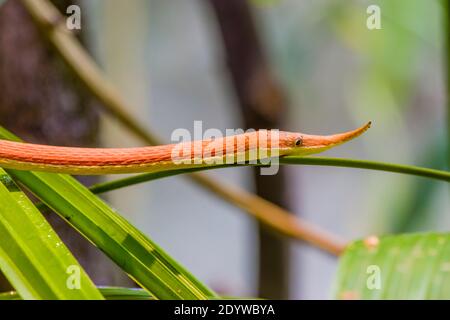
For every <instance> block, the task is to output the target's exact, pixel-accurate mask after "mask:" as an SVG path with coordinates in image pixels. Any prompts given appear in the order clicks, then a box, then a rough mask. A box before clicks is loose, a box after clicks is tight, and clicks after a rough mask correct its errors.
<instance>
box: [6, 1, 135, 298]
mask: <svg viewBox="0 0 450 320" xmlns="http://www.w3.org/2000/svg"><path fill="white" fill-rule="evenodd" d="M54 2H55V4H56V5H57V6H58V8H59V9H60V10H61V12H62V13H65V12H66V8H67V6H69V5H70V4H76V3H74V1H67V0H63V1H61V0H59V1H54ZM82 21H84V20H82ZM0 92H1V94H0V125H2V126H4V127H6V128H7V129H8V130H11V131H12V132H14V133H15V134H17V135H19V136H20V137H21V138H23V139H25V140H27V141H29V142H37V143H44V144H53V145H71V146H89V147H91V146H95V145H96V144H97V132H98V115H97V113H96V112H95V110H96V108H95V105H94V104H95V102H94V100H93V98H91V96H90V95H89V94H88V93H87V92H86V91H85V90H84V89H83V88H82V87H81V86H80V85H79V83H78V82H77V81H76V80H75V79H74V78H72V76H71V74H70V71H68V70H67V69H66V67H65V65H64V63H63V62H62V61H61V60H60V59H59V58H58V57H57V56H56V54H55V53H54V52H53V51H52V49H51V48H49V45H48V44H47V43H46V42H45V40H44V38H43V37H41V35H40V34H39V32H38V30H37V29H36V28H35V26H34V24H33V23H32V21H31V18H30V17H29V16H28V14H27V12H26V11H25V9H24V8H23V7H22V6H21V4H20V2H19V1H16V0H14V1H13V0H9V1H7V2H6V3H5V4H4V5H3V6H2V7H1V8H0ZM80 180H81V181H82V182H83V183H92V182H93V178H92V177H83V178H80ZM46 217H47V218H48V220H49V222H50V223H51V224H52V225H53V226H54V228H55V229H56V231H57V232H58V234H59V235H60V236H61V238H62V239H63V241H64V243H66V245H67V246H68V247H69V249H70V250H71V251H72V252H73V253H74V255H75V256H76V257H77V259H78V260H79V261H80V263H81V264H82V265H83V267H84V268H86V271H87V272H88V274H90V275H91V277H92V279H93V280H94V282H96V283H97V284H104V285H105V284H109V285H111V284H124V283H127V282H124V281H128V280H125V279H128V278H127V277H126V276H125V275H124V274H123V273H122V272H121V271H120V270H119V269H118V268H117V267H116V266H115V265H114V264H113V263H112V262H111V261H110V260H109V259H107V258H106V256H104V255H103V253H101V252H100V251H99V250H98V249H97V248H95V247H94V246H93V245H91V244H90V243H89V242H88V241H86V240H85V239H84V238H83V237H82V236H80V235H79V233H78V232H76V231H75V230H74V229H73V228H72V227H70V226H69V225H68V224H67V223H66V222H65V221H63V220H62V219H61V218H59V216H57V215H56V214H54V213H47V214H46ZM5 288H7V286H6V282H5V281H0V290H2V289H5Z"/></svg>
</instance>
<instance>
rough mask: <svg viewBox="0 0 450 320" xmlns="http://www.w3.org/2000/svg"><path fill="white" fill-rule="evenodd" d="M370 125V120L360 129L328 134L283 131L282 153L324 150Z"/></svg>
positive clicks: (356, 135)
mask: <svg viewBox="0 0 450 320" xmlns="http://www.w3.org/2000/svg"><path fill="white" fill-rule="evenodd" d="M370 125H371V122H368V123H367V124H365V125H364V126H362V127H360V128H358V129H355V130H352V131H348V132H343V133H337V134H333V135H327V136H320V135H310V134H304V133H295V132H283V133H280V135H281V134H282V135H283V136H280V141H281V142H280V155H292V156H293V155H296V156H305V155H310V154H314V153H319V152H323V151H325V150H328V149H330V148H332V147H335V146H338V145H340V144H343V143H345V142H347V141H350V140H352V139H354V138H356V137H358V136H360V135H361V134H363V133H364V132H365V131H366V130H367V129H369V128H370Z"/></svg>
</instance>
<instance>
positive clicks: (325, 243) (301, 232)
mask: <svg viewBox="0 0 450 320" xmlns="http://www.w3.org/2000/svg"><path fill="white" fill-rule="evenodd" d="M22 2H23V4H24V5H25V7H26V8H27V10H28V12H29V13H30V15H31V16H32V18H33V20H34V21H35V23H36V24H37V26H38V27H39V28H40V30H41V31H42V33H43V34H44V35H45V37H46V38H47V39H48V40H49V42H50V43H51V44H52V45H53V47H54V48H55V50H56V52H57V53H58V54H59V55H60V56H61V58H62V59H63V60H64V61H65V62H66V64H67V65H68V67H69V68H70V69H71V70H72V72H73V73H74V75H76V76H77V77H78V78H79V79H80V81H81V82H82V83H84V84H85V85H86V87H87V88H88V90H89V91H90V92H91V93H92V94H93V95H94V96H95V97H96V98H97V99H98V100H99V101H100V102H101V103H102V105H103V107H104V108H105V109H106V110H107V111H108V112H109V113H110V114H111V115H113V116H114V117H115V118H116V119H117V120H118V121H120V122H121V123H122V124H123V125H124V126H125V127H126V128H127V129H128V130H130V131H131V132H133V133H134V134H135V135H136V136H137V137H139V138H140V139H141V140H143V141H145V142H146V143H148V144H153V145H155V144H159V140H158V139H157V138H156V137H155V136H154V135H153V134H150V133H149V132H148V131H147V130H146V129H145V127H144V126H142V125H140V124H139V123H138V122H137V121H136V120H135V119H133V118H132V117H131V116H130V115H129V114H128V113H127V112H126V110H127V109H131V108H129V106H128V104H127V103H126V101H124V100H123V99H122V98H121V96H120V95H119V94H118V91H117V90H116V88H115V87H114V86H113V85H112V84H111V83H110V82H109V81H108V80H107V78H106V77H105V76H104V75H103V74H102V72H101V70H100V69H99V68H98V67H97V65H96V64H95V63H94V62H93V60H92V59H91V57H90V56H89V55H88V54H87V52H86V51H85V50H84V49H83V48H82V46H81V45H80V44H79V43H78V41H76V39H75V38H74V37H73V36H72V35H71V34H70V33H69V32H68V30H67V29H66V28H65V26H64V25H63V24H62V21H64V19H63V17H62V16H61V14H60V13H59V12H58V11H57V10H56V9H55V8H54V7H53V5H52V4H51V3H49V2H48V1H46V0H22ZM190 177H191V178H192V179H193V181H195V182H196V183H197V184H199V185H201V186H203V187H204V188H206V189H208V190H209V191H211V192H213V193H214V194H215V195H217V196H219V197H220V198H222V199H224V200H226V201H229V202H230V203H232V204H234V205H236V206H237V207H240V208H242V209H244V210H245V211H247V212H248V213H249V214H251V215H252V216H254V217H255V218H257V219H258V220H259V221H261V222H262V223H264V224H266V225H268V226H270V227H272V228H273V229H275V230H277V231H278V232H280V233H282V234H286V235H288V236H292V237H295V238H298V239H302V240H304V241H306V242H309V243H310V244H312V245H314V246H317V247H318V248H321V249H322V250H325V251H327V252H330V253H332V254H339V253H340V252H341V251H342V250H343V249H344V245H343V242H342V241H341V240H339V239H336V237H334V236H332V235H330V234H328V233H327V232H325V231H322V230H320V229H319V228H317V227H315V226H313V225H311V224H309V223H307V222H305V221H303V220H301V219H298V218H295V216H293V215H291V214H290V213H289V212H288V211H286V210H284V209H282V208H280V207H278V206H276V205H274V204H272V203H270V202H267V201H266V200H264V199H262V198H260V197H258V196H255V195H253V194H251V193H248V192H246V191H244V190H239V189H238V188H236V187H230V186H225V185H222V184H219V183H217V182H215V181H214V180H212V179H210V178H209V177H207V176H204V175H200V174H195V175H191V176H190Z"/></svg>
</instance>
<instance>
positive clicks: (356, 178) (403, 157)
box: [0, 0, 450, 299]
mask: <svg viewBox="0 0 450 320" xmlns="http://www.w3.org/2000/svg"><path fill="white" fill-rule="evenodd" d="M54 3H55V4H56V5H58V7H59V9H60V10H61V11H62V12H63V13H65V8H67V6H68V5H70V4H77V5H79V6H80V7H81V13H82V22H81V23H82V24H81V25H82V28H81V30H80V31H79V32H78V33H77V35H78V36H79V38H80V40H81V41H82V42H83V43H84V45H85V46H86V47H87V49H88V50H89V52H90V53H91V54H93V56H94V57H95V59H96V61H97V62H98V63H99V64H100V66H101V67H102V68H103V70H104V71H105V73H106V74H107V75H108V77H109V78H110V79H111V80H112V82H114V83H115V84H116V85H117V87H118V88H119V89H120V91H121V94H122V95H123V96H124V97H125V99H126V100H127V101H129V102H130V104H131V105H133V106H134V108H133V109H130V110H127V111H129V112H130V113H132V114H133V115H134V116H135V117H136V118H137V119H139V120H140V121H141V123H143V124H144V125H146V126H147V127H148V128H149V129H150V128H151V129H152V130H153V131H155V132H157V133H158V134H159V136H160V137H162V138H163V139H164V140H166V141H169V139H170V135H171V133H172V131H173V130H174V129H177V128H186V129H188V130H193V122H194V120H202V121H203V127H204V129H207V128H218V129H220V130H223V132H224V131H225V129H227V128H246V127H252V128H269V127H271V128H279V129H280V130H286V131H300V132H304V133H311V134H330V133H336V132H341V131H346V130H350V129H354V128H356V127H358V126H360V125H362V124H364V123H365V122H367V121H368V120H372V121H373V125H372V128H371V129H370V130H369V131H368V133H367V134H365V135H364V136H362V137H361V138H359V139H357V140H355V141H353V142H351V143H349V144H346V145H343V146H342V147H339V148H337V149H333V150H331V151H328V152H327V153H326V154H324V155H326V156H336V157H345V158H360V159H371V160H379V161H386V162H393V163H404V164H415V165H421V166H428V167H433V168H440V169H445V168H446V164H448V161H449V159H448V155H447V152H446V150H447V146H448V139H447V136H446V132H447V126H448V121H447V112H446V96H447V85H446V81H445V76H446V68H447V63H446V61H447V59H448V57H447V56H446V53H445V39H446V38H445V37H448V35H446V31H445V28H444V26H445V23H444V22H445V18H446V6H445V2H444V1H438V0H432V1H430V0H384V1H381V0H380V1H376V0H371V1H363V0H349V1H341V0H315V1H311V0H253V1H250V0H249V1H244V0H190V1H184V0H165V1H163V0H130V1H120V0H89V1H81V0H80V1H66V0H64V1H62V0H61V1H54ZM369 5H378V6H379V8H380V9H381V29H375V30H369V29H368V28H367V26H366V21H367V19H368V17H369V16H370V14H368V13H367V8H368V6H369ZM28 21H29V17H28V16H27V14H26V13H25V12H24V10H23V9H22V8H21V6H20V4H19V3H18V2H17V1H12V0H9V1H7V2H6V4H4V5H3V6H2V7H1V8H0V90H1V92H2V94H0V96H1V97H0V116H1V118H0V119H1V125H3V126H5V127H6V128H8V129H10V130H12V131H13V132H15V133H16V134H18V135H20V136H21V137H22V138H24V139H27V140H29V141H40V142H45V143H52V144H60V145H62V144H65V145H85V146H103V147H113V146H114V147H126V146H139V145H141V143H140V142H139V141H138V140H137V139H136V138H135V137H134V136H132V135H131V134H129V133H128V132H127V131H126V130H125V129H124V128H123V127H121V126H120V125H119V124H118V123H117V122H116V121H115V120H113V119H112V118H111V117H108V116H107V115H105V114H103V113H101V112H100V110H101V108H98V107H99V106H98V103H97V102H96V101H94V100H93V99H92V98H91V97H90V95H89V93H87V92H86V91H85V89H84V88H82V87H80V84H79V83H78V82H77V80H75V79H73V78H72V77H71V75H70V72H68V71H67V70H66V69H65V67H64V65H63V63H62V62H61V61H60V60H59V58H58V57H57V56H56V55H55V54H54V53H52V50H51V48H48V45H46V44H45V42H44V41H43V40H42V38H41V37H40V35H39V33H38V32H37V31H36V30H35V29H34V25H33V24H32V23H31V22H28ZM24 92H25V94H24ZM208 174H210V175H211V176H212V177H213V178H214V179H216V180H217V181H224V182H226V183H228V184H232V185H239V186H241V187H244V188H246V189H248V190H251V191H254V192H257V193H258V194H259V195H261V196H264V197H266V198H267V199H269V200H271V201H273V202H275V203H278V204H280V205H282V206H284V207H286V208H288V209H289V210H290V211H292V212H293V213H295V214H296V215H298V216H300V217H302V218H304V219H307V220H308V221H311V222H313V223H315V224H317V225H319V226H321V227H323V228H324V229H326V230H329V231H330V232H332V233H334V234H336V235H339V236H341V237H342V238H344V239H346V240H349V241H350V240H353V239H356V238H361V237H365V236H367V235H370V234H388V233H398V232H407V231H408V232H412V231H419V230H420V231H424V230H447V231H448V229H449V227H450V215H449V213H450V201H449V189H448V186H447V185H446V184H444V183H439V182H434V181H431V180H426V179H421V178H417V177H409V176H404V175H397V174H390V173H383V172H374V171H364V170H358V169H343V168H333V167H308V166H301V167H300V166H295V167H286V168H285V169H284V170H283V171H282V172H281V173H280V175H277V176H275V177H261V176H258V175H257V174H255V173H254V172H253V171H252V169H250V168H236V169H221V170H214V171H213V172H209V173H208ZM85 181H86V183H92V182H93V181H94V180H93V179H92V178H87V179H86V180H85ZM106 199H107V200H108V201H109V202H110V203H111V204H112V205H113V207H114V208H116V209H117V210H118V211H119V212H120V213H121V214H123V215H124V216H126V218H127V219H129V220H130V221H131V222H133V223H134V224H135V225H136V226H137V227H138V228H139V229H140V230H142V231H143V232H145V233H146V234H148V235H149V236H150V237H151V238H152V239H154V240H155V241H156V242H157V243H159V244H160V245H161V246H162V247H163V248H164V249H166V250H167V251H168V252H169V253H170V254H171V255H172V256H173V257H174V258H175V259H177V260H178V261H180V262H181V263H182V264H183V265H184V266H186V267H187V269H188V270H190V271H191V272H192V273H193V274H194V275H196V276H197V277H198V278H200V280H202V281H204V282H205V283H206V284H207V285H209V286H210V287H212V288H213V289H215V290H217V291H218V292H220V293H222V294H226V295H233V296H262V297H269V298H270V297H274V298H291V299H305V298H306V299H310V298H330V291H331V287H332V285H333V278H334V273H335V269H336V266H337V259H336V257H333V256H331V255H328V254H326V253H323V252H321V251H319V250H318V249H316V248H313V247H309V246H306V245H304V244H301V243H299V242H296V241H289V240H287V239H285V238H283V237H279V236H276V235H273V234H270V233H268V232H267V231H266V230H264V229H263V228H260V227H259V226H258V224H257V223H255V221H254V220H253V219H251V218H250V217H248V216H247V215H246V214H244V213H243V212H242V211H241V210H239V209H237V208H236V207H233V206H232V205H230V204H227V203H225V202H223V201H222V200H220V199H217V198H215V197H214V196H212V195H211V194H210V193H208V192H207V191H205V190H203V189H201V188H199V187H197V186H195V185H194V184H192V183H191V182H190V181H189V180H188V179H186V178H185V177H174V178H169V179H163V180H159V181H154V182H151V183H147V184H142V185H137V186H134V187H130V188H126V189H121V190H119V191H114V192H111V193H109V194H108V195H107V196H106ZM52 219H53V218H52ZM55 219H56V218H55ZM54 224H55V225H59V228H60V229H64V226H62V224H63V223H61V222H60V221H57V220H55V222H54ZM66 231H67V230H66ZM66 231H64V230H63V231H61V232H66ZM63 237H64V236H63ZM65 239H66V241H68V242H69V246H72V247H77V248H78V254H79V255H80V257H83V258H82V261H81V262H83V263H84V264H85V265H86V266H87V270H88V272H89V271H90V273H91V274H92V275H94V278H95V279H96V281H97V283H99V284H116V285H123V284H127V282H128V280H127V279H126V277H125V276H124V275H123V274H121V273H120V272H119V271H118V270H115V269H114V268H113V267H111V265H110V264H109V263H108V261H106V258H104V257H102V254H100V253H99V252H96V251H95V249H93V248H91V247H90V245H88V244H80V241H81V240H80V239H78V238H77V237H76V236H75V235H72V234H71V235H67V236H65ZM99 261H100V262H99Z"/></svg>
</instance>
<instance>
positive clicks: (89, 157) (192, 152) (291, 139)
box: [0, 122, 370, 175]
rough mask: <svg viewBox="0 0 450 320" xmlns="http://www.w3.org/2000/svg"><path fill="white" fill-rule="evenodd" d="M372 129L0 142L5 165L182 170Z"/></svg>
mask: <svg viewBox="0 0 450 320" xmlns="http://www.w3.org/2000/svg"><path fill="white" fill-rule="evenodd" d="M369 127H370V122H369V123H368V124H366V125H365V126H362V127H360V128H358V129H356V130H353V131H349V132H345V133H340V134H335V135H328V136H317V135H307V134H303V133H295V132H286V131H280V132H277V133H276V136H275V134H274V132H272V131H270V130H260V131H254V132H248V133H244V134H241V135H234V136H227V137H223V138H217V139H206V140H199V141H189V142H180V143H176V144H167V145H160V146H147V147H137V148H78V147H62V146H49V145H40V144H31V143H24V142H13V141H8V140H0V167H4V168H8V169H17V170H33V171H47V172H58V173H68V174H77V175H95V174H110V173H137V172H152V171H160V170H165V169H174V168H180V169H181V168H189V167H195V166H206V165H214V163H218V162H220V161H218V160H223V161H229V160H230V159H231V160H232V161H236V159H238V158H239V156H243V157H245V160H247V161H249V160H262V158H264V157H266V158H267V157H272V156H274V154H275V155H277V156H286V155H309V154H313V153H318V152H322V151H324V150H327V149H329V148H331V147H333V146H336V145H339V144H342V143H344V142H346V141H348V140H351V139H353V138H355V137H357V136H359V135H361V134H362V133H363V132H364V131H366V130H367V129H368V128H369ZM275 139H276V140H275ZM274 141H275V142H277V143H274ZM262 142H264V143H262ZM205 151H206V152H205ZM262 151H264V152H262ZM178 154H180V155H181V159H182V160H183V161H174V155H175V156H177V155H178ZM227 163H228V162H227Z"/></svg>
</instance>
